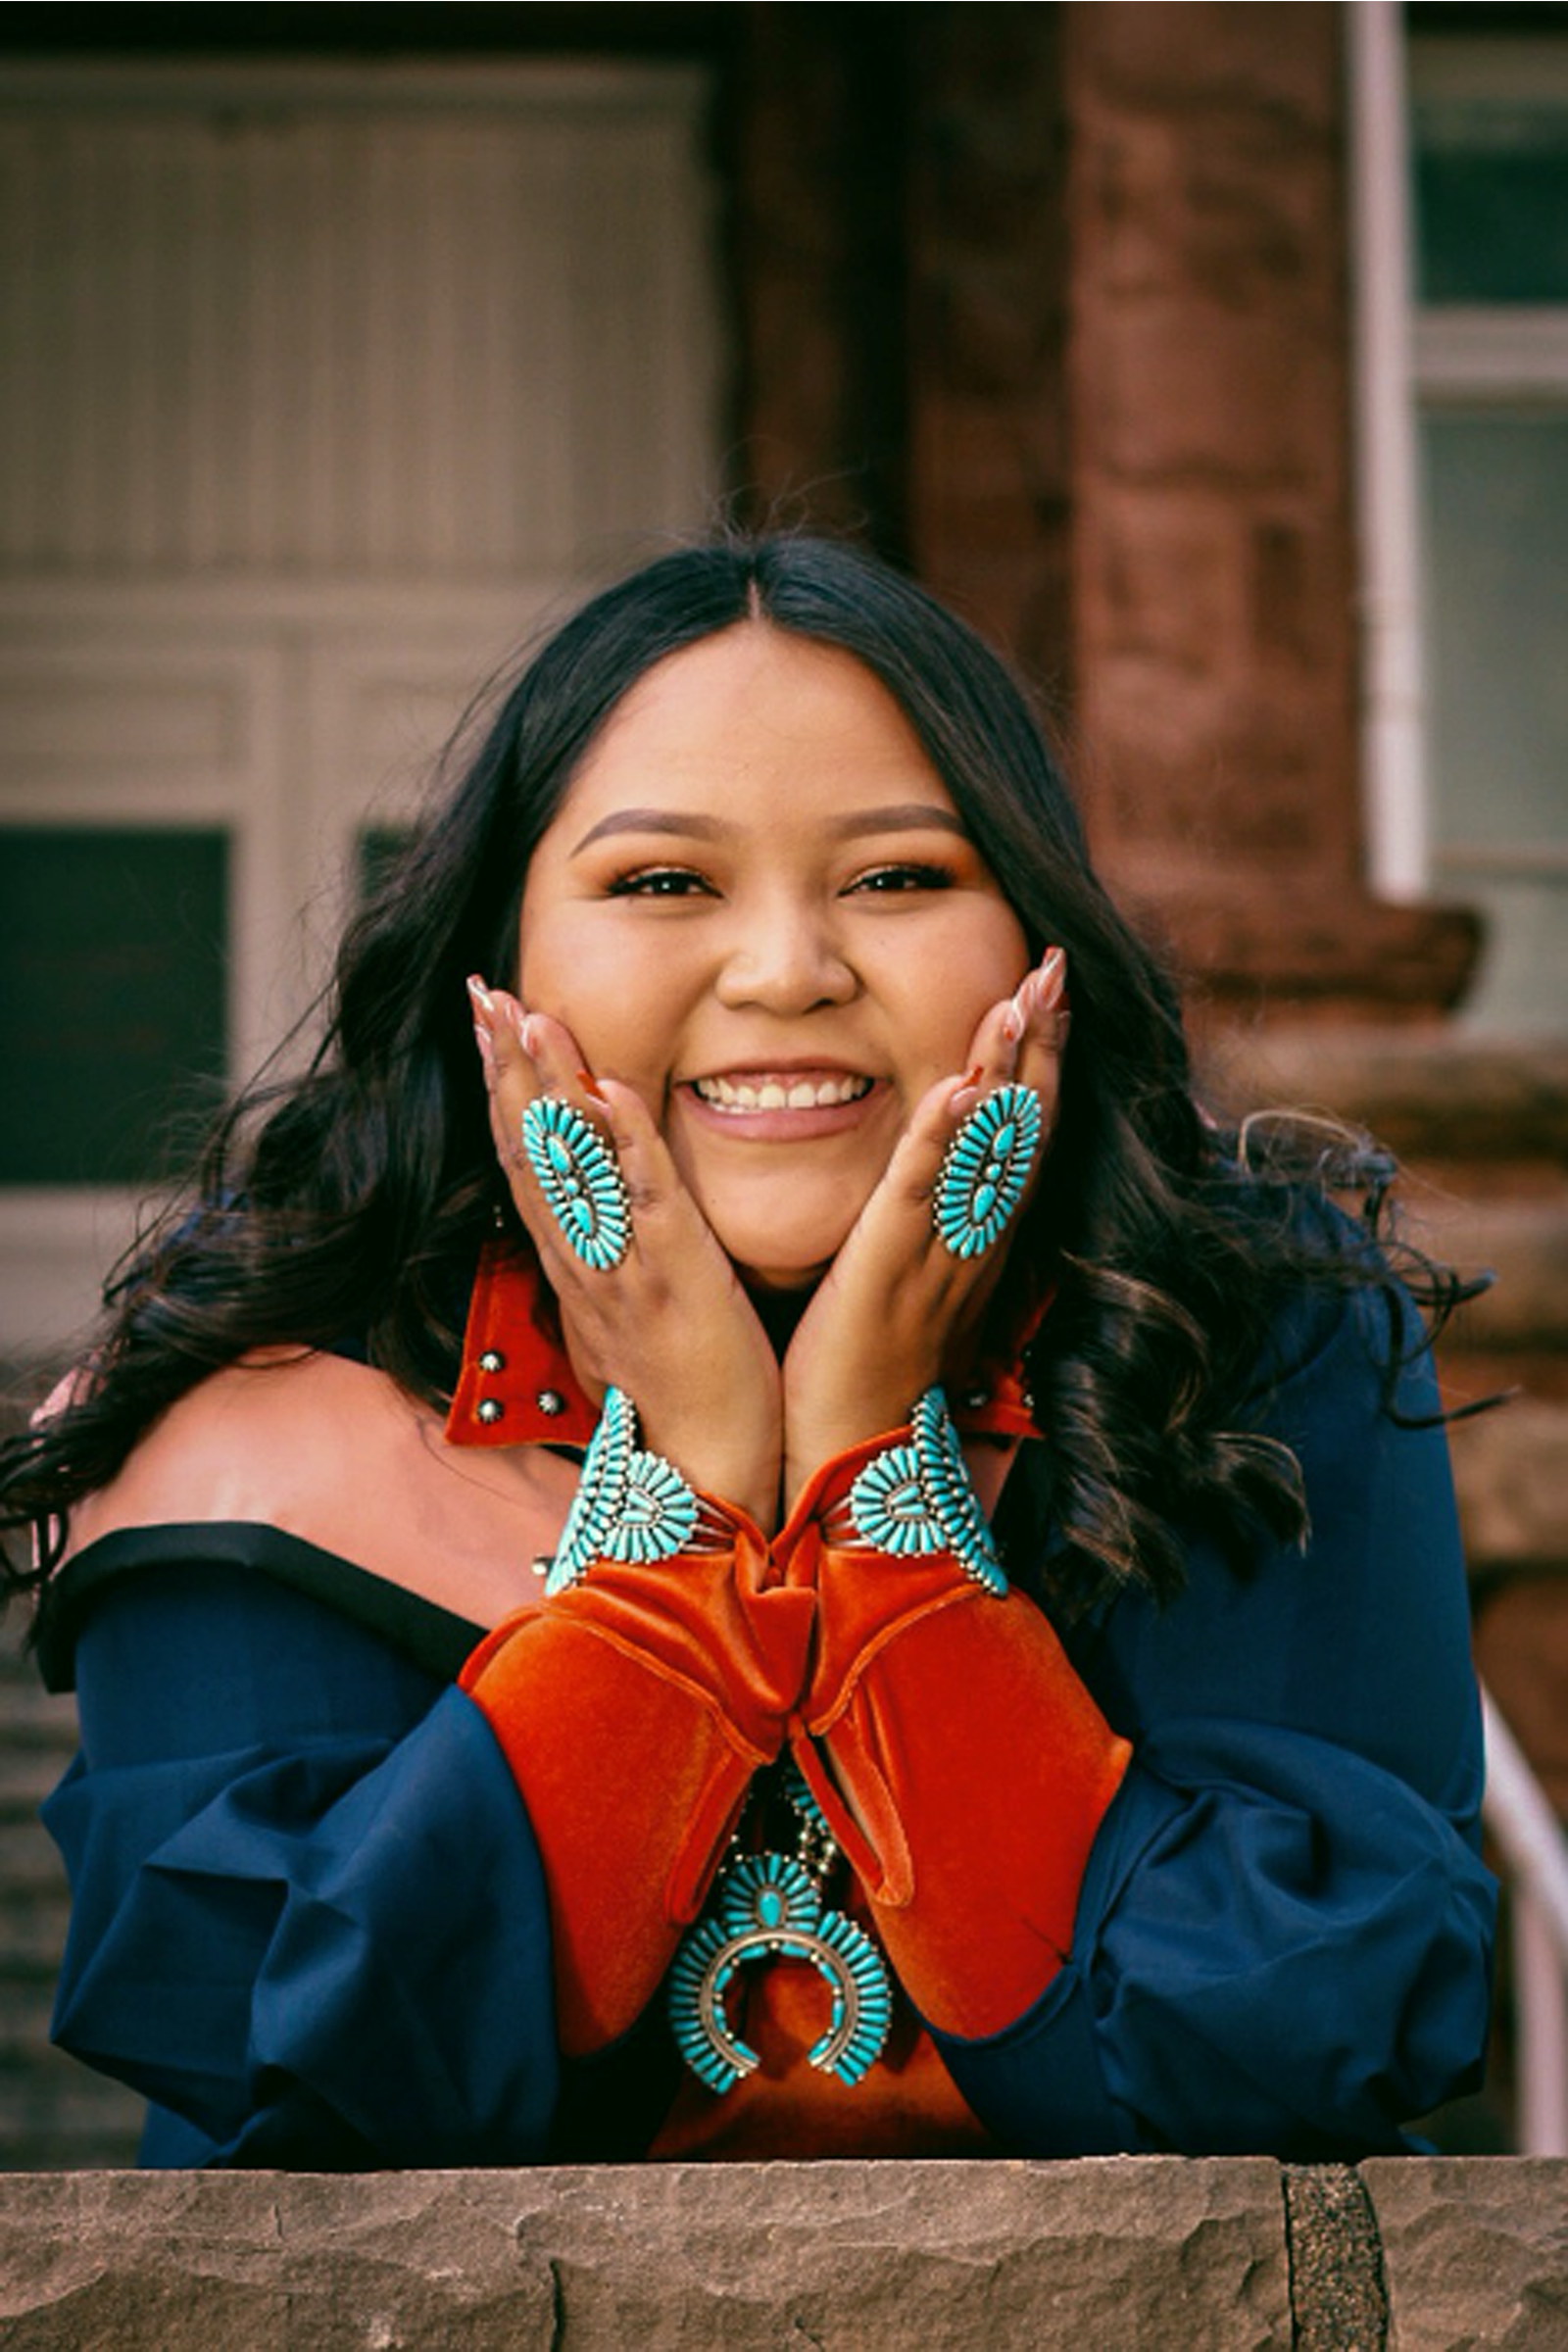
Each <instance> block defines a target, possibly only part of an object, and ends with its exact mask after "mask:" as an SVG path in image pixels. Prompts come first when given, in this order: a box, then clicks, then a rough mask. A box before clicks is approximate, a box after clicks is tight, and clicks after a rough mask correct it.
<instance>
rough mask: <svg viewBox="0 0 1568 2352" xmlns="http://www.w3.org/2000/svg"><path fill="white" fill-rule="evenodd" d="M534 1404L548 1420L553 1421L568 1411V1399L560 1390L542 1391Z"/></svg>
mask: <svg viewBox="0 0 1568 2352" xmlns="http://www.w3.org/2000/svg"><path fill="white" fill-rule="evenodd" d="M534 1402H535V1404H536V1405H537V1406H538V1407H539V1410H540V1411H541V1412H542V1413H543V1414H544V1415H545V1416H546V1418H547V1419H548V1420H551V1421H553V1420H554V1419H555V1417H556V1415H557V1414H558V1413H564V1411H565V1409H566V1399H565V1398H564V1397H563V1395H562V1394H561V1391H560V1390H559V1389H541V1390H540V1392H539V1394H538V1396H537V1397H535V1398H534Z"/></svg>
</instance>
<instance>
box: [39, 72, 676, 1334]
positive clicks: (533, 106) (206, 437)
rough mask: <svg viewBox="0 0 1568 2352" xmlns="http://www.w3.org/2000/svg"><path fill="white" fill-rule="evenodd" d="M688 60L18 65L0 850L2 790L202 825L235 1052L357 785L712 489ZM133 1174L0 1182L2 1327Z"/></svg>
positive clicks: (263, 1048) (255, 1035)
mask: <svg viewBox="0 0 1568 2352" xmlns="http://www.w3.org/2000/svg"><path fill="white" fill-rule="evenodd" d="M706 101H707V93H706V85H705V81H704V77H703V76H701V75H700V74H698V73H693V72H690V71H687V70H685V69H678V70H677V69H664V68H650V69H621V68H603V69H601V68H591V69H590V68H581V69H549V68H527V69H522V68H518V69H506V68H497V67H485V68H483V69H473V70H469V69H464V70H459V71H452V72H426V71H424V70H418V71H414V70H408V71H404V70H398V69H365V70H360V69H346V68H345V69H318V68H290V67H276V68H274V67H272V66H270V65H268V64H265V63H258V64H255V65H246V66H244V67H242V68H228V69H214V70H209V69H206V68H189V69H176V68H165V67H147V68H142V67H137V66H133V65H129V64H127V65H124V66H104V67H94V68H89V69H82V68H77V67H74V66H68V65H65V64H61V65H58V66H51V65H39V66H32V67H28V66H23V65H18V66H12V67H8V71H7V73H6V76H5V79H4V83H3V85H0V275H3V285H0V856H3V855H4V839H3V827H4V825H5V824H6V823H7V822H8V821H9V822H11V823H14V824H15V823H25V822H47V823H49V824H73V823H80V824H83V825H86V824H94V823H96V824H114V825H124V824H130V825H144V824H145V825H159V824H168V823H173V822H180V821H190V820H192V819H198V818H199V819H200V820H201V821H203V822H218V823H221V824H222V825H223V826H224V827H225V828H226V829H227V830H228V832H229V836H230V842H231V849H232V857H231V872H232V882H231V894H230V895H231V905H230V910H229V911H230V923H231V950H232V957H231V987H230V1005H229V1035H230V1042H231V1052H232V1059H233V1068H234V1073H235V1075H236V1077H239V1076H243V1075H245V1074H247V1073H248V1072H249V1071H250V1070H252V1069H253V1068H254V1067H256V1066H257V1064H258V1063H259V1062H260V1061H261V1060H262V1058H263V1057H264V1056H265V1054H267V1053H268V1052H269V1051H270V1049H271V1047H272V1046H273V1044H274V1043H275V1041H276V1040H277V1039H278V1038H279V1037H280V1036H281V1035H282V1034H283V1032H284V1031H285V1030H286V1029H287V1027H288V1025H289V1024H290V1022H291V1021H293V1020H294V1019H295V1018H297V1017H298V1015H299V1014H300V1013H301V1012H302V1011H303V1010H304V1008H305V1007H306V1005H308V1003H309V1002H310V999H311V996H312V994H313V992H314V990H315V989H316V988H317V987H318V986H319V984H320V981H321V979H322V978H323V976H324V970H325V965H326V959H327V952H328V946H329V940H330V934H331V932H332V929H333V927H334V921H335V916H336V912H337V910H338V909H339V908H340V907H341V904H342V892H341V877H342V874H343V871H344V868H345V865H346V863H347V860H348V859H349V858H350V857H351V855H352V848H353V843H354V839H355V836H356V833H357V830H358V827H359V825H360V823H361V822H362V821H365V820H366V818H367V817H368V818H369V819H370V821H383V822H384V821H396V820H397V818H398V817H399V816H400V815H401V814H403V813H406V811H407V810H408V809H409V808H410V806H411V805H412V803H413V801H414V799H415V798H416V797H417V793H418V791H419V789H420V788H421V786H422V782H423V778H424V775H425V773H426V771H427V767H428V764H429V761H430V760H431V758H432V757H433V755H434V753H435V751H436V750H437V749H438V748H439V745H440V743H441V742H442V740H444V738H445V736H446V735H447V733H448V732H449V730H450V727H451V726H452V725H453V724H454V723H455V721H456V720H457V718H458V717H459V715H460V714H461V712H462V711H463V710H464V708H465V706H466V703H467V702H468V699H469V697H470V696H471V694H472V693H473V691H474V689H475V688H476V687H477V686H478V685H479V684H480V683H481V681H482V680H483V679H484V678H485V677H486V676H487V675H488V674H489V673H490V672H491V671H492V670H493V668H494V667H495V665H496V663H497V662H500V661H501V660H502V658H503V657H504V656H505V655H506V653H507V652H508V650H509V648H512V647H515V645H516V643H517V642H518V641H519V640H520V639H521V638H523V637H524V636H525V635H527V634H528V633H529V632H531V630H532V629H533V628H534V626H535V625H536V623H537V622H538V620H539V619H540V617H541V616H542V615H543V614H544V613H546V612H547V611H548V610H549V609H551V608H553V607H561V606H563V605H564V604H566V603H569V602H570V601H571V600H572V599H573V598H574V597H575V596H576V594H578V593H579V592H580V591H581V590H582V589H583V588H584V587H586V586H587V585H589V584H590V583H591V582H592V581H593V580H595V579H597V578H601V577H604V576H606V575H607V574H610V573H612V572H613V571H615V570H616V569H619V568H621V567H622V566H623V565H624V564H627V563H629V562H634V561H636V560H638V559H639V558H640V557H641V556H643V555H645V554H646V553H647V552H649V550H650V547H651V546H653V545H657V544H658V543H659V542H660V541H661V540H662V539H663V538H664V537H666V536H668V535H670V534H675V533H684V532H687V531H690V530H691V529H693V528H695V527H700V526H701V525H702V523H703V522H704V521H705V520H706V519H707V516H708V514H709V512H710V508H711V499H712V496H713V490H714V484H715V478H716V471H717V466H716V454H717V447H718V438H719V436H718V426H717V413H718V387H719V353H720V332H719V325H718V302H717V297H716V292H715V276H716V272H715V266H714V260H713V253H712V243H713V237H712V221H711V211H712V205H711V190H710V186H709V181H708V176H707V171H706V167H705V164H704V161H703V138H702V128H703V109H704V107H705V105H706ZM0 1017H3V1009H0ZM131 1214H132V1203H131V1201H129V1199H128V1197H127V1196H125V1195H123V1194H118V1193H111V1192H107V1191H105V1192H90V1191H89V1192H83V1191H75V1192H65V1191H62V1192H52V1193H51V1192H27V1193H23V1192H19V1191H15V1190H14V1191H12V1192H10V1193H9V1194H0V1354H9V1355H12V1356H16V1355H18V1354H25V1353H31V1352H37V1351H48V1350H51V1349H54V1348H59V1347H60V1346H61V1345H63V1344H64V1343H65V1341H66V1339H67V1337H68V1335H69V1334H70V1333H71V1332H72V1331H73V1330H74V1329H75V1328H76V1327H77V1326H78V1325H79V1324H80V1322H81V1320H82V1318H83V1317H84V1315H85V1314H86V1313H87V1311H88V1309H89V1308H90V1304H91V1300H92V1298H93V1295H94V1292H95V1288H96V1284H97V1280H98V1277H99V1274H100V1273H101V1270H102V1268H103V1266H104V1265H105V1264H106V1263H107V1261H108V1259H109V1258H110V1256H112V1255H113V1254H114V1252H115V1250H118V1248H119V1247H120V1246H121V1244H122V1242H123V1239H124V1237H125V1235H126V1234H127V1232H128V1230H129V1226H130V1221H131Z"/></svg>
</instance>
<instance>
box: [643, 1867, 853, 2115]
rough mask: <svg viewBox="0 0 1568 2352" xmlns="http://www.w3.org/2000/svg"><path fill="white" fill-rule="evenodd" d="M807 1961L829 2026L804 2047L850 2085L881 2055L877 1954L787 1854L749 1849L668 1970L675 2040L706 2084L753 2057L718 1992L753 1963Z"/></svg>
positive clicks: (744, 2067) (743, 2067) (825, 2070)
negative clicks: (819, 1984) (819, 1985)
mask: <svg viewBox="0 0 1568 2352" xmlns="http://www.w3.org/2000/svg"><path fill="white" fill-rule="evenodd" d="M780 1959H782V1960H809V1962H810V1963H811V1966H812V1967H813V1968H814V1969H815V1970H816V1972H817V1974H818V1976H820V1977H821V1978H823V1979H824V1980H825V1982H826V1983H827V1985H829V1987H830V1989H831V1991H832V1994H833V2008H832V2014H831V2016H830V2018H829V2020H828V2026H827V2031H826V2032H825V2033H824V2034H822V2035H821V2037H820V2039H819V2040H817V2041H816V2042H815V2043H814V2044H813V2045H812V2047H811V2048H810V2049H809V2051H808V2052H807V2057H808V2060H809V2063H810V2064H811V2065H812V2066H814V2067H815V2068H816V2069H817V2070H818V2072H819V2073H821V2074H826V2075H834V2076H836V2077H837V2078H838V2080H839V2082H843V2083H846V2084H849V2085H852V2086H853V2085H854V2084H855V2083H857V2082H859V2081H860V2079H861V2078H862V2076H864V2075H866V2074H867V2073H869V2071H870V2069H871V2068H872V2067H873V2066H874V2065H875V2064H876V2061H877V2059H878V2058H879V2057H880V2056H881V2054H882V2049H883V2045H884V2044H885V2043H886V2041H887V2037H888V2030H889V2028H890V2026H891V2025H892V2023H893V1988H892V1985H891V1983H890V1982H889V1978H888V1972H887V1968H886V1966H885V1964H884V1962H883V1959H882V1955H881V1953H880V1952H879V1951H878V1950H877V1948H876V1946H875V1944H874V1943H873V1942H872V1941H871V1938H870V1937H869V1936H867V1935H866V1934H865V1933H864V1931H863V1930H862V1929H860V1928H858V1927H857V1926H856V1924H855V1922H854V1920H852V1919H848V1918H846V1917H845V1915H844V1913H843V1912H842V1911H829V1910H826V1909H825V1908H824V1907H823V1902H822V1892H821V1888H820V1887H818V1886H817V1883H816V1881H815V1880H814V1879H813V1878H812V1876H811V1874H810V1872H809V1870H807V1869H806V1868H805V1866H804V1865H803V1864H802V1863H800V1862H798V1861H796V1860H794V1859H793V1857H791V1856H790V1855H788V1854H750V1855H748V1856H747V1857H746V1858H745V1859H744V1860H743V1861H740V1862H737V1863H735V1864H734V1865H733V1866H732V1867H731V1869H730V1870H728V1871H727V1872H726V1873H725V1876H724V1879H723V1882H722V1884H721V1886H720V1887H719V1890H718V1907H717V1911H716V1913H715V1914H714V1915H713V1916H711V1917H710V1918H708V1919H705V1920H702V1921H700V1922H699V1923H698V1925H697V1926H696V1927H695V1928H692V1929H690V1930H688V1932H687V1934H686V1935H685V1936H683V1937H682V1939H681V1943H680V1948H679V1950H678V1951H677V1952H676V1954H675V1959H674V1964H673V1966H672V1967H671V1969H670V1973H669V1987H668V1994H667V1999H668V2007H669V2022H670V2026H671V2028H672V2029H673V2032H674V2035H675V2041H676V2045H677V2047H678V2048H679V2050H680V2054H681V2056H682V2057H683V2058H684V2059H685V2061H686V2063H687V2065H688V2066H689V2067H690V2068H691V2070H692V2072H693V2073H694V2074H695V2075H696V2076H697V2077H698V2078H699V2079H700V2081H702V2082H706V2083H707V2085H708V2087H709V2089H710V2090H713V2091H718V2092H723V2091H726V2090H728V2089H729V2088H730V2087H731V2086H732V2084H734V2083H736V2082H739V2081H740V2079H741V2077H742V2076H743V2075H750V2074H755V2073H756V2071H757V2069H758V2067H759V2066H760V2063H761V2061H760V2058H759V2057H758V2054H757V2052H756V2051H755V2050H754V2049H753V2048H752V2047H751V2045H750V2044H749V2043H748V2042H745V2041H743V2040H742V2039H741V2036H740V2035H739V2034H737V2033H736V2032H735V2031H734V2029H733V2028H732V2027H731V2025H730V2023H729V2019H728V2017H727V2016H726V2014H725V2010H724V1994H725V1991H726V1989H727V1988H728V1986H729V1985H730V1983H731V1981H732V1979H733V1978H734V1975H735V1972H736V1970H737V1969H739V1968H743V1967H745V1966H746V1965H747V1964H748V1963H749V1962H751V1961H754V1960H780Z"/></svg>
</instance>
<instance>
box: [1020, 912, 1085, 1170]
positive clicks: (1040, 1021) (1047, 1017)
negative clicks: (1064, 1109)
mask: <svg viewBox="0 0 1568 2352" xmlns="http://www.w3.org/2000/svg"><path fill="white" fill-rule="evenodd" d="M1013 1004H1014V1006H1015V1008H1016V1009H1017V1011H1018V1012H1019V1013H1020V1014H1021V1016H1022V1022H1023V1027H1022V1032H1021V1035H1020V1037H1019V1039H1018V1045H1017V1058H1016V1064H1015V1069H1014V1075H1015V1076H1016V1078H1017V1079H1018V1080H1019V1082H1020V1083H1021V1084H1022V1085H1025V1086H1032V1087H1033V1088H1034V1089H1035V1091H1036V1093H1037V1094H1038V1095H1039V1096H1040V1098H1041V1107H1042V1109H1043V1110H1044V1112H1045V1114H1046V1124H1047V1131H1048V1133H1049V1131H1050V1127H1051V1124H1052V1121H1053V1119H1054V1112H1055V1101H1056V1092H1057V1087H1058V1085H1059V1082H1060V1075H1061V1057H1062V1054H1063V1052H1064V1051H1065V1048H1066V1044H1067V1036H1068V1031H1069V1029H1070V1026H1071V1021H1072V1015H1071V1012H1070V1011H1069V1009H1068V1005H1067V958H1066V956H1065V954H1064V952H1063V951H1062V950H1061V949H1060V948H1052V949H1051V950H1050V951H1049V952H1048V953H1047V954H1046V956H1043V957H1042V959H1041V961H1040V964H1039V965H1038V967H1037V968H1036V969H1035V970H1034V971H1033V972H1031V973H1030V974H1029V975H1028V977H1027V979H1026V980H1025V981H1024V982H1023V985H1022V987H1021V988H1020V989H1019V991H1018V993H1017V995H1016V997H1015V998H1014V999H1013Z"/></svg>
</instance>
